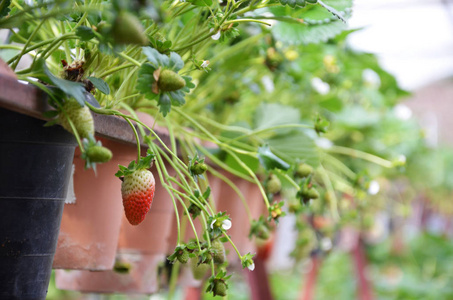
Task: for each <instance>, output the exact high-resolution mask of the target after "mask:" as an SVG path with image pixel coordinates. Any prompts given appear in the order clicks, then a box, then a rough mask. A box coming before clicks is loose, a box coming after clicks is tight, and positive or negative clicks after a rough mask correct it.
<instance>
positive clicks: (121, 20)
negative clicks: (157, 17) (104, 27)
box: [112, 11, 148, 46]
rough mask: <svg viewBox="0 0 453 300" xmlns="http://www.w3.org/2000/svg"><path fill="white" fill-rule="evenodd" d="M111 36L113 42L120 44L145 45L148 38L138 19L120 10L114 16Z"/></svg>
mask: <svg viewBox="0 0 453 300" xmlns="http://www.w3.org/2000/svg"><path fill="white" fill-rule="evenodd" d="M112 36H113V39H114V40H115V43H117V44H120V45H123V44H134V45H141V46H146V45H147V44H148V38H147V37H146V35H145V30H144V29H143V25H142V24H141V23H140V20H139V19H138V18H137V17H136V16H134V15H133V14H131V13H129V12H127V11H122V12H120V13H119V14H118V16H117V17H116V19H115V21H114V23H113V26H112Z"/></svg>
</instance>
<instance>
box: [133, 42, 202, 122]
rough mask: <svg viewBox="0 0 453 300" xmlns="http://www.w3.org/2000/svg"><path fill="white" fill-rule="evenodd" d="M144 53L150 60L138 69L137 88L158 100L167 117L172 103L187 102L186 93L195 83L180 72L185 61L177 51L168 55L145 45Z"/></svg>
mask: <svg viewBox="0 0 453 300" xmlns="http://www.w3.org/2000/svg"><path fill="white" fill-rule="evenodd" d="M143 53H144V54H145V55H146V57H147V59H148V62H147V63H144V64H143V65H142V66H141V67H140V70H139V71H138V79H137V86H136V88H137V90H138V91H139V92H140V93H141V94H144V95H145V97H146V98H147V99H150V100H157V105H158V106H159V108H160V110H159V111H160V112H161V113H162V114H163V116H164V117H165V116H166V115H167V114H168V113H169V112H170V109H171V106H172V105H174V106H182V105H183V104H184V103H185V99H184V97H185V94H186V93H188V92H190V89H192V88H194V87H195V85H194V84H193V83H192V81H191V80H192V78H191V77H189V76H181V75H179V74H178V72H179V71H180V70H181V69H182V68H183V67H184V62H183V61H182V59H181V57H180V56H179V55H178V54H177V53H175V52H171V53H170V56H169V57H168V56H167V55H164V54H161V53H159V52H158V51H157V50H156V49H154V48H151V47H143Z"/></svg>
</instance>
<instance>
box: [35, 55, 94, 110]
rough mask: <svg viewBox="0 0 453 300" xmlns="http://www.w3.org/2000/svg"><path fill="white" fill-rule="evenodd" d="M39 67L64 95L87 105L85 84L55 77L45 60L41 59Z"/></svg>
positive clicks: (38, 63)
mask: <svg viewBox="0 0 453 300" xmlns="http://www.w3.org/2000/svg"><path fill="white" fill-rule="evenodd" d="M37 66H38V67H39V68H41V69H42V70H43V72H44V73H45V74H46V75H47V77H48V78H49V79H50V81H51V82H52V83H53V84H54V85H56V86H57V87H58V88H59V89H61V90H62V91H63V92H64V93H66V94H67V95H69V96H72V97H74V99H76V101H77V102H78V103H79V104H80V105H82V106H84V105H85V92H86V91H85V87H84V86H83V84H81V83H78V82H72V81H69V80H64V79H61V78H58V77H56V76H55V75H53V74H52V72H50V70H49V69H48V68H47V65H46V63H45V61H44V60H43V59H39V60H38V61H37Z"/></svg>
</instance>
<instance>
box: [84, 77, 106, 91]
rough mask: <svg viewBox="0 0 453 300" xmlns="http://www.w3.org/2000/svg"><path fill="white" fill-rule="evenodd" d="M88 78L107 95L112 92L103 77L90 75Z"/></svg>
mask: <svg viewBox="0 0 453 300" xmlns="http://www.w3.org/2000/svg"><path fill="white" fill-rule="evenodd" d="M88 80H90V81H91V83H92V84H93V85H94V87H95V88H97V89H98V90H100V91H101V92H102V93H104V94H106V95H108V94H110V87H109V85H108V84H107V83H106V82H105V81H104V80H102V79H101V78H97V77H91V76H90V77H88Z"/></svg>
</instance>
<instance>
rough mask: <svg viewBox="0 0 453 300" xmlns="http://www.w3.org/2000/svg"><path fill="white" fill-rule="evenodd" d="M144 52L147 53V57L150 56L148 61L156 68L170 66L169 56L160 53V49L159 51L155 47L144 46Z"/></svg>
mask: <svg viewBox="0 0 453 300" xmlns="http://www.w3.org/2000/svg"><path fill="white" fill-rule="evenodd" d="M142 49H143V54H145V55H146V58H148V61H149V62H150V63H151V65H153V66H154V67H155V68H156V69H157V68H159V67H160V66H162V67H168V66H169V61H170V60H169V58H168V56H166V55H164V54H160V53H159V51H157V50H156V49H154V48H151V47H143V48H142Z"/></svg>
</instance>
